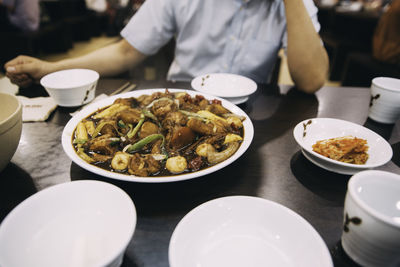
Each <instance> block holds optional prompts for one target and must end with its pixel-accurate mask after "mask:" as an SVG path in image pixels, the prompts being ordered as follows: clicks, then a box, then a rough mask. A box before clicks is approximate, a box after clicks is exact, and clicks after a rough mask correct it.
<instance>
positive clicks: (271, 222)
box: [169, 196, 333, 267]
mask: <svg viewBox="0 0 400 267" xmlns="http://www.w3.org/2000/svg"><path fill="white" fill-rule="evenodd" d="M169 263H170V266H171V267H187V266H202V267H221V266H229V267H242V266H282V267H284V266H285V267H289V266H298V267H309V266H319V267H332V266H333V263H332V259H331V256H330V254H329V251H328V248H327V247H326V245H325V242H324V241H323V240H322V238H321V237H320V235H319V234H318V233H317V231H315V229H314V228H313V227H312V226H311V225H310V224H309V223H308V222H307V221H306V220H305V219H303V218H302V217H301V216H300V215H298V214H297V213H295V212H294V211H292V210H290V209H288V208H286V207H284V206H282V205H280V204H278V203H275V202H272V201H269V200H266V199H262V198H258V197H251V196H230V197H222V198H218V199H214V200H211V201H208V202H206V203H203V204H201V205H200V206H198V207H196V208H195V209H193V210H192V211H190V212H189V213H188V214H187V215H186V216H185V217H183V219H182V220H181V221H180V222H179V224H178V225H177V226H176V228H175V230H174V232H173V234H172V237H171V240H170V244H169Z"/></svg>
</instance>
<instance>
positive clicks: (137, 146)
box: [126, 134, 165, 153]
mask: <svg viewBox="0 0 400 267" xmlns="http://www.w3.org/2000/svg"><path fill="white" fill-rule="evenodd" d="M157 139H162V140H163V141H162V144H161V146H162V147H164V142H165V137H164V135H162V134H151V135H149V136H146V137H145V138H143V139H141V140H140V141H138V142H136V143H134V144H133V145H130V146H129V147H128V149H127V150H126V152H128V153H131V152H133V151H138V150H140V149H142V148H143V147H144V146H145V145H147V144H149V143H151V142H153V141H155V140H157Z"/></svg>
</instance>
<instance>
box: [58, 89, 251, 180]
mask: <svg viewBox="0 0 400 267" xmlns="http://www.w3.org/2000/svg"><path fill="white" fill-rule="evenodd" d="M253 136H254V128H253V124H252V122H251V120H250V118H249V117H248V116H247V114H246V113H245V112H244V111H243V110H241V109H240V108H239V107H238V106H236V105H234V104H233V103H231V102H229V101H227V100H224V99H222V98H219V97H216V96H212V95H208V94H205V93H199V92H196V91H192V90H183V89H165V88H158V89H146V90H136V91H133V92H128V93H124V94H119V95H115V96H111V97H108V98H106V99H103V100H100V101H98V102H95V103H93V104H90V105H88V106H87V107H85V108H84V109H83V110H81V111H80V112H79V113H77V114H75V115H74V116H73V117H72V118H71V119H70V121H69V122H68V123H67V125H66V126H65V128H64V130H63V133H62V146H63V149H64V151H65V152H66V154H67V155H68V156H69V157H70V159H71V160H72V161H73V162H74V163H76V164H77V165H79V166H80V167H82V168H84V169H86V170H88V171H90V172H93V173H95V174H98V175H101V176H104V177H109V178H112V179H117V180H124V181H132V182H143V183H163V182H176V181H181V180H187V179H193V178H197V177H201V176H204V175H207V174H210V173H213V172H215V171H217V170H219V169H222V168H224V167H226V166H228V165H229V164H231V163H232V162H234V161H235V160H236V159H238V158H239V157H240V156H241V155H243V153H244V152H245V151H246V150H247V149H248V147H249V146H250V144H251V142H252V139H253Z"/></svg>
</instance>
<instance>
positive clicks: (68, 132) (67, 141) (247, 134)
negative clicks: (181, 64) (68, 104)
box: [61, 88, 254, 183]
mask: <svg viewBox="0 0 400 267" xmlns="http://www.w3.org/2000/svg"><path fill="white" fill-rule="evenodd" d="M168 91H170V92H186V93H188V94H190V95H191V96H196V95H202V96H204V97H205V98H206V99H209V100H212V99H218V100H220V101H221V103H222V105H223V106H224V107H225V108H227V109H228V110H230V111H231V112H233V113H235V114H237V115H239V116H243V117H245V120H244V121H243V128H244V138H243V141H242V143H241V145H240V147H239V149H238V150H237V151H236V152H235V153H234V154H233V155H232V156H231V157H229V158H228V159H226V160H225V161H223V162H220V163H218V164H216V165H214V166H211V167H209V168H206V169H203V170H200V171H197V172H192V173H184V174H180V175H175V176H165V177H137V176H134V175H127V174H123V173H117V172H111V171H107V170H105V169H102V168H100V167H97V166H94V165H91V164H89V163H87V162H86V161H84V160H83V159H81V158H80V157H79V156H78V155H77V154H76V151H75V149H74V147H73V144H72V141H73V133H74V130H75V128H76V126H77V125H78V123H79V122H80V121H81V120H82V119H84V118H86V117H87V116H89V115H90V114H92V113H94V112H95V111H97V110H98V109H101V108H104V107H106V106H109V105H111V104H112V103H113V102H114V101H115V100H116V99H117V98H127V97H139V96H141V95H151V94H153V93H155V92H165V88H158V89H146V90H135V91H132V92H128V93H124V94H119V95H115V96H111V97H108V98H106V99H103V100H99V101H97V102H95V103H91V104H90V105H88V106H86V107H85V108H84V109H82V110H81V111H80V112H79V113H78V114H76V115H74V116H73V117H72V118H71V120H70V121H69V122H68V123H67V125H66V126H65V128H64V131H63V133H62V137H61V139H62V145H63V148H64V151H65V152H66V153H67V155H68V156H69V158H70V159H71V160H72V161H73V162H75V163H76V164H78V165H79V166H80V167H82V168H84V169H86V170H88V171H90V172H93V173H96V174H98V175H102V176H105V177H109V178H112V179H117V180H124V181H129V182H141V183H165V182H176V181H182V180H187V179H193V178H197V177H201V176H204V175H207V174H210V173H213V172H215V171H217V170H220V169H222V168H224V167H226V166H228V165H229V164H231V163H232V162H234V161H235V160H237V159H238V158H239V157H240V156H241V155H242V154H243V153H244V152H245V151H246V150H247V148H248V147H249V146H250V144H251V141H252V140H253V136H254V128H253V124H252V122H251V120H250V118H249V117H248V115H247V114H246V113H245V112H244V111H243V110H242V109H240V108H239V107H238V106H236V105H234V104H232V103H231V102H229V101H227V100H225V99H222V98H219V97H216V96H212V95H208V94H204V93H199V92H196V91H193V90H182V89H168Z"/></svg>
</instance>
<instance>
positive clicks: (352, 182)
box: [347, 170, 400, 229]
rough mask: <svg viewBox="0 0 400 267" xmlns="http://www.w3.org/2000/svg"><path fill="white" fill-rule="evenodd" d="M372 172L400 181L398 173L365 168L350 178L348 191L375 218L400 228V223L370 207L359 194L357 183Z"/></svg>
mask: <svg viewBox="0 0 400 267" xmlns="http://www.w3.org/2000/svg"><path fill="white" fill-rule="evenodd" d="M371 174H378V175H385V176H386V177H385V179H390V180H396V181H398V182H399V183H400V175H398V174H395V173H392V172H388V171H381V170H365V171H360V172H358V173H356V174H354V175H353V176H352V177H351V178H350V180H349V182H348V184H347V190H348V193H349V194H350V196H351V198H352V199H353V200H354V201H355V202H356V203H357V205H358V206H359V207H361V208H362V209H363V210H364V211H365V212H367V213H368V214H369V215H371V216H372V217H374V218H377V219H378V220H379V221H381V222H383V223H385V224H387V225H390V226H392V227H394V228H396V229H400V223H395V222H394V221H393V220H390V219H389V218H388V216H385V215H384V214H382V213H381V212H379V211H376V210H374V209H373V208H371V207H369V206H368V205H367V204H366V203H365V202H364V201H362V200H361V199H360V197H359V195H358V194H357V192H356V185H357V183H359V181H360V180H362V179H364V178H365V176H368V177H370V176H371Z"/></svg>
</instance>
